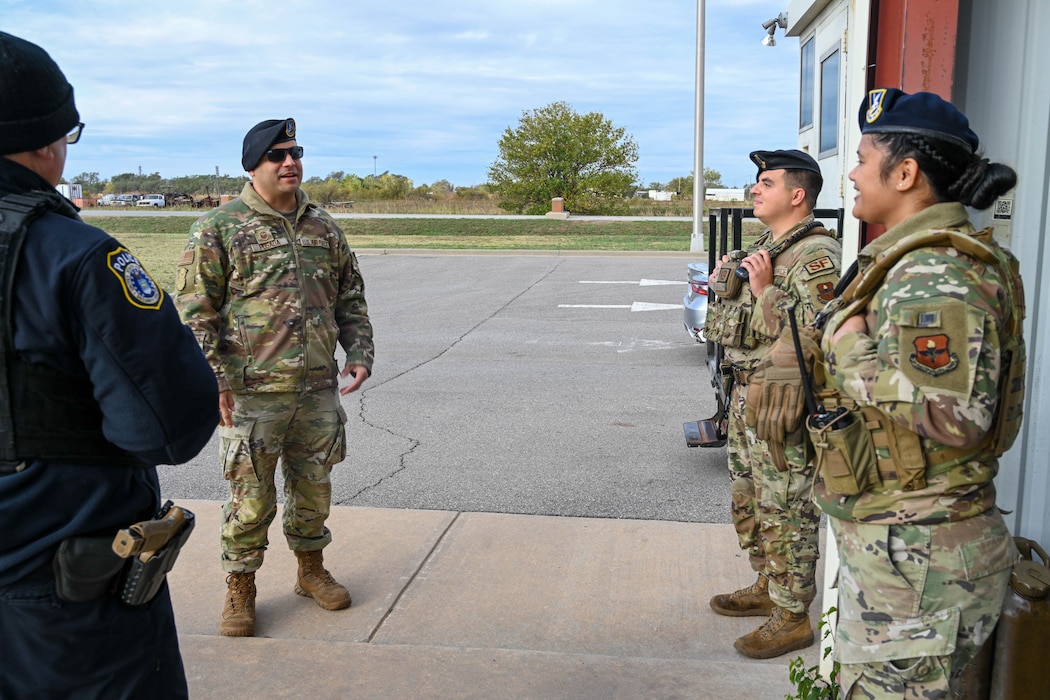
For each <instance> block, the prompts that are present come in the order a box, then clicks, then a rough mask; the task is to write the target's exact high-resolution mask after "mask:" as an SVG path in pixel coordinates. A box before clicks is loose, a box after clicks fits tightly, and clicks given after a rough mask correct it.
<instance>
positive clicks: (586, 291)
mask: <svg viewBox="0 0 1050 700" xmlns="http://www.w3.org/2000/svg"><path fill="white" fill-rule="evenodd" d="M692 260H693V257H690V256H689V255H688V254H682V255H680V256H664V257H655V256H654V257H646V256H643V255H638V256H625V255H615V256H597V255H590V256H588V255H572V256H561V255H534V254H532V255H514V254H498V255H492V254H490V255H477V254H436V253H430V254H372V253H368V252H364V251H362V253H361V254H360V261H361V267H362V270H363V274H364V277H365V284H366V296H367V298H368V302H369V311H370V315H371V316H372V320H373V323H374V326H375V335H376V366H375V371H374V373H373V376H372V377H371V378H370V379H369V380H368V382H367V384H366V385H365V389H364V390H363V391H361V392H358V393H356V394H353V395H351V396H349V397H344V400H343V404H344V407H345V408H346V411H347V414H348V416H349V424H348V442H349V451H348V457H347V460H346V461H345V462H343V463H342V464H340V465H339V466H337V467H336V469H335V471H334V473H333V503H334V504H336V505H353V506H369V507H379V508H415V509H438V510H451V511H475V512H493V513H524V514H535V515H561V516H583V517H601V518H637V519H653V520H671V521H684V522H708V523H726V522H729V479H728V475H727V472H726V464H725V450H724V448H723V449H713V450H705V449H700V448H693V449H690V448H688V447H686V445H685V440H684V438H683V432H682V423H683V422H685V421H687V420H695V419H697V418H699V417H708V416H710V415H711V414H712V413H713V412H714V397H713V392H712V389H711V388H710V385H709V382H708V379H707V375H706V369H705V364H704V360H705V354H704V349H703V348H702V347H701V346H700V345H698V344H697V343H695V342H694V341H693V340H692V339H691V338H690V337H689V336H688V334H687V333H686V331H685V329H684V327H683V324H682V308H681V301H682V296H683V294H684V292H685V279H686V263H687V262H690V261H692ZM217 452H218V446H217V438H213V440H212V444H211V445H209V446H208V447H206V448H205V449H204V451H203V452H202V453H201V454H200V455H199V456H198V457H197V458H196V459H195V460H194V461H193V462H191V463H189V464H187V465H182V466H178V467H162V468H161V480H162V485H163V489H164V494H163V495H164V497H165V498H199V499H213V500H214V499H221V498H223V497H224V496H225V492H226V488H225V484H224V482H223V480H222V476H221V473H220V469H219V467H218V462H217Z"/></svg>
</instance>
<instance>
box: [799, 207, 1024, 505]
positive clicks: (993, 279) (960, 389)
mask: <svg viewBox="0 0 1050 700" xmlns="http://www.w3.org/2000/svg"><path fill="white" fill-rule="evenodd" d="M947 229H953V230H958V231H960V232H963V233H966V234H973V232H974V228H973V226H971V225H970V223H969V221H968V220H967V215H966V209H965V208H964V207H963V206H962V205H961V204H958V203H943V204H937V205H934V206H932V207H929V208H927V209H925V210H923V211H922V212H920V213H919V214H916V215H915V216H912V217H911V218H909V219H907V220H905V221H903V222H901V223H900V224H898V225H897V226H895V227H893V228H892V229H890V230H889V231H887V232H886V233H885V234H883V235H882V236H880V237H879V238H877V239H875V241H873V242H872V243H870V244H869V245H867V246H866V247H865V248H864V249H863V250H861V252H860V254H859V256H858V259H857V262H858V264H859V266H860V269H861V270H863V269H864V268H865V266H866V265H869V264H870V263H871V261H872V260H873V259H874V257H875V256H876V255H877V254H878V253H880V252H881V251H884V250H886V249H887V248H888V247H889V246H890V245H892V244H894V243H895V242H897V241H900V240H901V239H902V238H904V237H905V236H908V235H911V234H914V233H919V232H923V231H937V230H947ZM1007 299H1008V296H1007V294H1006V292H1005V290H1004V285H1003V281H1002V280H1001V279H1000V276H999V271H998V270H997V269H996V268H995V267H994V266H991V265H986V264H984V263H982V262H980V261H979V260H976V259H974V258H972V257H970V256H967V255H964V254H963V253H961V252H959V251H958V250H956V249H955V248H952V247H926V248H919V249H916V250H913V251H911V252H910V253H907V254H905V255H904V256H903V257H902V258H901V259H900V260H899V261H898V262H897V263H896V264H895V265H894V266H893V267H892V268H890V270H889V271H888V272H887V274H886V277H885V279H884V281H883V283H882V286H881V287H880V288H879V289H878V291H876V292H875V295H874V297H873V298H872V300H871V302H870V303H869V304H868V307H867V310H866V312H865V318H866V320H867V324H868V332H867V333H847V334H845V335H843V336H842V337H841V338H839V340H838V342H836V343H832V342H831V338H832V337H833V335H834V333H835V330H836V329H837V328H838V326H839V325H840V324H841V323H842V322H843V321H844V320H845V317H844V315H843V313H842V311H841V310H840V311H837V312H836V313H835V314H833V315H832V316H831V318H830V319H829V321H828V324H827V326H826V328H825V330H824V338H823V343H822V345H823V350H824V353H825V362H826V366H827V371H828V375H829V376H828V383H829V385H831V386H832V387H833V388H835V389H837V391H838V392H839V393H840V394H842V395H845V396H846V397H848V398H850V399H852V400H854V401H855V402H857V403H858V404H859V405H862V406H873V407H875V408H877V409H878V410H879V411H880V412H882V413H883V414H884V415H885V416H887V417H888V418H889V419H891V420H892V421H893V422H894V423H895V424H897V425H899V426H902V427H903V428H905V429H907V430H910V431H913V432H915V433H917V434H918V435H919V436H920V438H921V444H922V450H923V452H924V453H926V454H930V453H935V452H938V451H940V450H944V449H946V448H963V449H969V448H972V449H973V452H972V453H970V454H969V455H968V456H964V457H963V458H960V459H957V460H955V461H954V462H949V463H946V464H943V465H939V466H938V467H937V468H936V469H930V468H927V472H926V485H925V488H921V489H917V490H911V491H906V490H904V489H902V488H901V487H900V484H899V482H896V481H893V480H883V482H882V485H881V486H879V487H875V488H874V489H871V490H868V491H866V492H864V493H862V494H860V495H857V496H849V497H845V496H839V495H835V494H831V493H828V492H827V491H826V490H825V488H824V485H823V482H818V483H817V484H816V485H815V497H816V500H817V502H818V503H819V504H820V506H821V508H822V509H823V510H824V511H825V512H826V513H828V514H829V515H831V516H833V517H837V518H842V519H846V520H855V521H858V522H896V523H925V524H929V523H937V522H944V521H955V520H962V519H965V518H969V517H973V516H975V515H979V514H981V513H983V512H985V511H986V510H988V509H989V508H991V507H992V506H994V505H995V488H994V485H993V484H992V478H993V477H994V476H995V474H996V471H997V470H998V461H997V460H996V458H995V457H994V455H993V454H991V452H990V451H988V450H986V449H981V445H982V441H983V440H984V438H985V435H986V433H987V432H988V431H989V429H990V428H991V426H992V423H993V420H994V418H995V410H996V404H997V400H998V397H997V394H998V388H997V387H998V381H999V374H1000V360H1001V358H1000V352H999V348H1000V337H999V328H1000V323H1001V322H1002V320H1003V316H1004V314H1003V309H1004V308H1005V307H1006V305H1007V303H1008V301H1007ZM879 449H882V448H879ZM964 454H965V453H964Z"/></svg>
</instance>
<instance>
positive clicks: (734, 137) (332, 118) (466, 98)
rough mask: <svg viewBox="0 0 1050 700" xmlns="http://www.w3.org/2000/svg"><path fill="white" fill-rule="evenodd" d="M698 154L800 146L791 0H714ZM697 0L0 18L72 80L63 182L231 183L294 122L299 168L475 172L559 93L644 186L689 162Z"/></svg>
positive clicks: (24, 7)
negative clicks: (590, 120)
mask: <svg viewBox="0 0 1050 700" xmlns="http://www.w3.org/2000/svg"><path fill="white" fill-rule="evenodd" d="M706 4H707V13H706V25H707V31H706V66H707V67H706V71H705V82H706V90H705V93H706V96H705V110H704V112H705V118H704V121H705V128H704V142H705V149H704V165H705V166H706V167H709V168H714V169H715V170H718V171H719V172H720V173H722V176H723V181H724V182H725V184H726V185H729V186H741V185H743V184H744V183H745V182H748V181H750V180H752V179H753V178H754V168H753V166H752V165H751V164H750V161H749V160H748V158H747V154H748V153H749V152H750V151H752V150H755V149H759V148H761V149H774V148H794V147H795V146H796V145H797V121H798V120H797V99H798V97H797V95H798V40H797V39H794V38H790V39H789V38H785V37H783V32H782V31H781V30H778V31H777V34H776V38H777V44H776V46H774V47H767V46H763V45H762V44H761V39H762V37H763V36H764V34H765V32H764V30H763V29H762V26H761V25H762V22H764V21H765V20H768V19H770V18H772V17H775V16H776V15H777V14H778V13H779V12H781V11H784V10H785V9H786V7H787V4H788V2H787V0H707V3H706ZM696 11H697V2H696V0H646V1H645V2H638V1H634V2H628V1H627V0H454V1H445V2H442V1H440V0H394V1H393V2H385V1H383V0H374V1H373V2H361V1H360V0H283V1H281V2H276V1H273V0H236V1H235V2H227V1H225V0H207V1H202V0H171V1H170V2H148V3H129V2H126V1H124V2H110V1H109V0H91V1H85V0H78V1H75V0H0V29H2V30H3V31H6V32H9V33H11V34H15V35H17V36H20V37H22V38H25V39H28V40H30V41H33V42H34V43H37V44H39V45H40V46H42V47H44V48H45V49H46V50H47V51H48V52H49V53H50V54H51V56H52V57H53V58H54V59H55V60H56V61H57V62H58V64H59V65H60V66H61V68H62V69H63V71H64V72H65V74H66V77H67V78H68V79H69V81H70V82H71V83H72V84H73V86H74V89H75V93H76V101H77V107H78V109H79V110H80V115H81V120H82V121H84V122H85V124H86V125H87V126H86V128H85V131H84V136H83V138H82V139H81V141H80V143H78V144H76V145H75V146H71V147H70V149H69V160H68V162H67V164H66V171H65V172H66V176H67V177H69V178H71V177H73V176H75V175H77V174H79V173H81V172H97V173H98V174H99V175H100V176H101V177H103V178H109V177H112V176H113V175H116V174H119V173H126V172H138V171H139V170H141V171H142V172H143V173H152V172H159V173H160V174H161V176H162V177H166V178H169V177H176V176H179V175H197V174H214V173H215V168H216V166H217V167H218V168H219V170H220V172H221V173H223V174H227V175H240V174H242V172H243V171H242V169H241V166H240V152H241V140H242V138H243V137H244V134H245V132H246V131H247V130H248V129H249V128H250V127H251V126H252V125H253V124H255V123H256V122H259V121H261V120H263V119H279V118H284V117H294V118H295V120H296V122H297V124H298V128H299V135H298V140H299V143H300V144H301V145H302V146H304V147H305V149H306V155H305V157H304V159H303V166H304V168H305V171H306V177H307V178H309V177H311V176H314V175H317V176H321V177H323V176H325V175H327V174H328V173H330V172H333V171H345V172H348V173H356V174H358V175H362V176H364V175H369V174H371V173H373V172H374V171H375V172H378V173H382V172H384V171H389V172H391V173H395V174H398V175H404V176H406V177H408V178H410V179H411V180H412V181H413V182H414V184H415V185H416V186H419V185H422V184H429V183H432V182H435V181H437V180H448V181H449V182H451V183H452V184H454V185H457V186H470V185H476V184H481V183H484V182H485V181H486V180H487V179H488V168H489V166H490V165H491V164H492V163H493V162H494V161H495V160H496V159H497V157H498V155H499V149H498V142H499V139H500V136H501V135H502V134H503V132H504V130H506V129H507V128H508V127H509V128H516V127H517V125H518V122H519V120H520V119H521V117H522V114H523V113H524V112H526V111H531V110H534V109H539V108H542V107H545V106H547V105H548V104H550V103H552V102H557V101H565V102H568V103H569V104H570V105H571V106H572V107H573V108H574V109H575V110H576V111H577V112H579V113H581V114H583V113H587V112H600V113H602V114H603V115H604V116H605V118H606V119H608V120H610V121H611V122H612V123H613V125H614V126H616V127H623V128H624V129H626V131H627V133H629V134H630V135H631V136H632V137H633V138H634V140H635V141H636V142H637V144H638V150H639V155H640V158H639V160H638V163H637V164H636V167H637V170H638V174H639V180H640V181H641V182H642V183H644V184H645V185H648V184H649V183H650V182H664V183H666V182H668V181H669V180H671V179H672V178H675V177H679V176H687V175H689V174H690V173H691V171H692V166H693V119H694V111H695V110H694V86H695V77H694V76H695V74H694V71H695V66H696Z"/></svg>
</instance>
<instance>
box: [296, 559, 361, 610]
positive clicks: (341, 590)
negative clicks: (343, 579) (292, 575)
mask: <svg viewBox="0 0 1050 700" xmlns="http://www.w3.org/2000/svg"><path fill="white" fill-rule="evenodd" d="M295 558H296V559H298V560H299V578H298V580H297V581H296V582H295V592H296V593H298V594H299V595H301V596H306V597H307V598H313V599H314V600H315V601H317V604H318V605H320V606H321V607H322V608H324V609H325V610H342V609H343V608H349V607H350V592H349V591H348V590H346V587H344V586H342V585H340V584H339V583H337V582H336V580H335V579H334V578H332V575H331V574H330V573H328V569H326V568H324V555H323V554H321V550H317V551H315V552H296V553H295Z"/></svg>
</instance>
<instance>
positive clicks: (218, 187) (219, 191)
mask: <svg viewBox="0 0 1050 700" xmlns="http://www.w3.org/2000/svg"><path fill="white" fill-rule="evenodd" d="M215 196H216V197H218V199H219V201H220V202H221V201H222V185H220V184H219V166H217V165H216V166H215Z"/></svg>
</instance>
